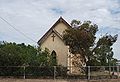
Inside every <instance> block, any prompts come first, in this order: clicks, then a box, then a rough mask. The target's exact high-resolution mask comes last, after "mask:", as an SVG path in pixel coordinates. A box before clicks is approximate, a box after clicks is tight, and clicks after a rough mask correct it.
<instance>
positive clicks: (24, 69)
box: [24, 66, 26, 79]
mask: <svg viewBox="0 0 120 82" xmlns="http://www.w3.org/2000/svg"><path fill="white" fill-rule="evenodd" d="M25 78H26V77H25V66H24V79H25Z"/></svg>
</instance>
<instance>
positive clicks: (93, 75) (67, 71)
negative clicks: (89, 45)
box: [0, 66, 120, 80]
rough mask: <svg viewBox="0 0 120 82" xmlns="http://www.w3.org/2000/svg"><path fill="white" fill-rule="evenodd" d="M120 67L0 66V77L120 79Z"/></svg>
mask: <svg viewBox="0 0 120 82" xmlns="http://www.w3.org/2000/svg"><path fill="white" fill-rule="evenodd" d="M119 76H120V66H86V67H73V66H69V67H63V66H53V67H50V66H48V67H47V66H46V67H40V66H0V77H10V78H24V79H26V78H27V79H29V78H30V79H31V78H42V79H87V80H91V79H94V80H96V79H118V78H119Z"/></svg>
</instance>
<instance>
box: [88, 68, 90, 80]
mask: <svg viewBox="0 0 120 82" xmlns="http://www.w3.org/2000/svg"><path fill="white" fill-rule="evenodd" d="M88 80H90V66H88Z"/></svg>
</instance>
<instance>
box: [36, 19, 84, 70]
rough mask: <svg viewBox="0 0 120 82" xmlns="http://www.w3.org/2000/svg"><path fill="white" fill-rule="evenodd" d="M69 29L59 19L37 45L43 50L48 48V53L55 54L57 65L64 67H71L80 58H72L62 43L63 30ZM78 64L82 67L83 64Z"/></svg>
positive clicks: (68, 26)
mask: <svg viewBox="0 0 120 82" xmlns="http://www.w3.org/2000/svg"><path fill="white" fill-rule="evenodd" d="M69 28H71V26H70V25H69V24H68V23H67V22H66V21H65V20H64V19H63V18H62V17H60V18H59V19H58V20H57V21H56V22H55V24H54V25H53V26H52V27H51V28H50V29H49V30H48V31H47V32H46V33H45V34H44V35H43V36H42V38H41V39H40V40H39V41H38V44H39V45H40V47H41V48H42V49H43V50H44V49H45V48H48V49H49V51H50V53H53V52H54V53H56V59H57V63H58V65H62V66H65V67H69V66H73V63H74V60H75V61H76V60H78V61H76V62H77V63H78V62H79V61H80V60H81V58H80V57H73V55H72V54H71V53H70V52H69V47H68V46H66V45H65V44H64V42H63V32H64V31H65V29H69ZM76 56H77V55H76ZM76 58H79V59H76ZM73 59H74V60H73ZM80 64H81V65H82V64H83V62H80ZM72 71H74V70H72ZM77 72H78V71H77Z"/></svg>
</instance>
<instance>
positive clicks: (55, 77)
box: [54, 66, 56, 80]
mask: <svg viewBox="0 0 120 82" xmlns="http://www.w3.org/2000/svg"><path fill="white" fill-rule="evenodd" d="M55 79H56V66H54V80H55Z"/></svg>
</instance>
